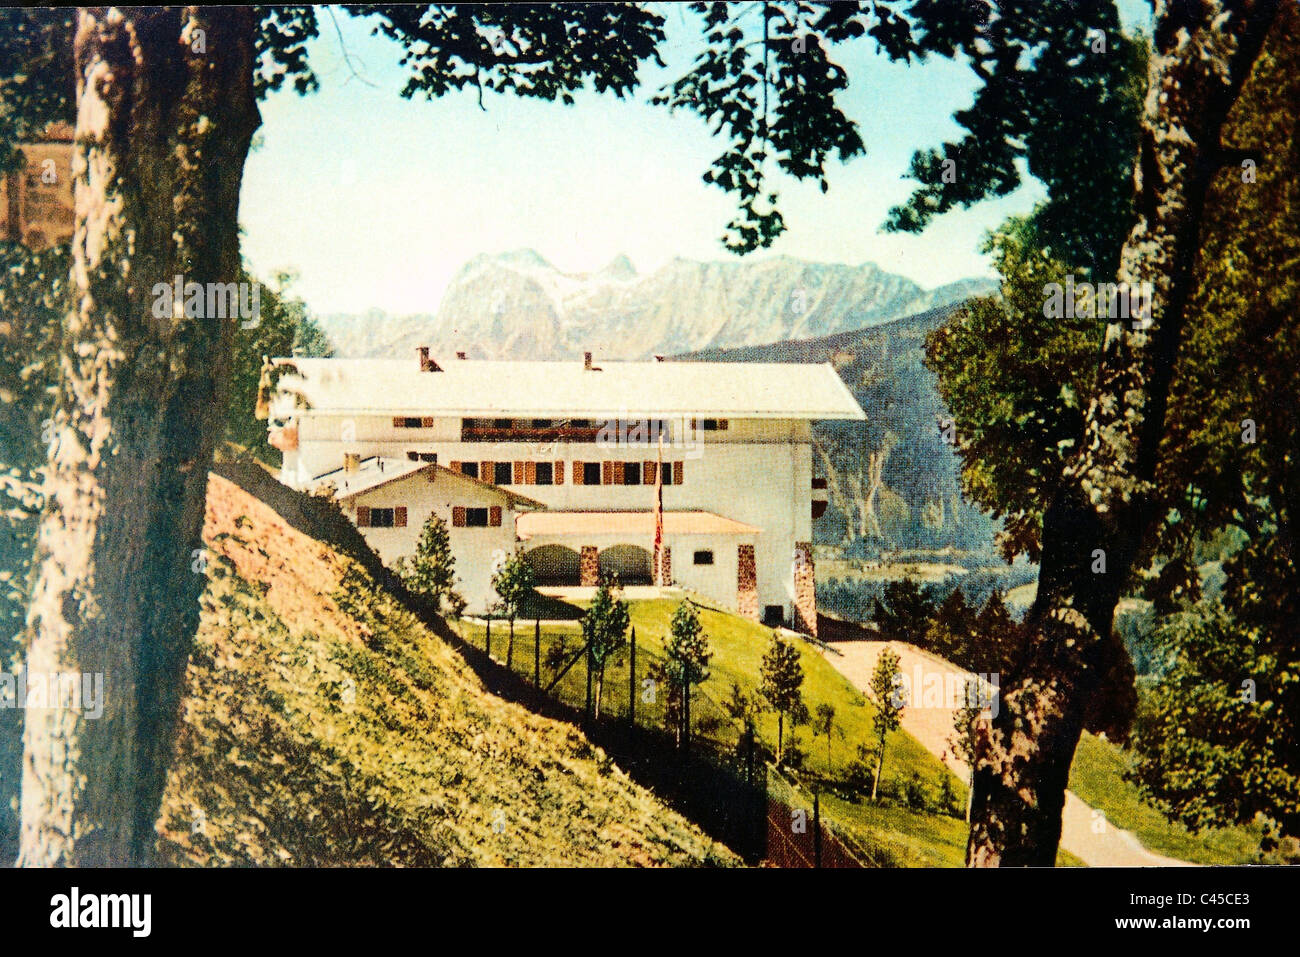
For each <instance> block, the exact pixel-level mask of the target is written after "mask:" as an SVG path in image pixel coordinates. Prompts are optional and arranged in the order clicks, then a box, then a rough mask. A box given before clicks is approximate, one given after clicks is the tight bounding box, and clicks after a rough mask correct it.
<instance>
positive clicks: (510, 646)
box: [506, 617, 599, 717]
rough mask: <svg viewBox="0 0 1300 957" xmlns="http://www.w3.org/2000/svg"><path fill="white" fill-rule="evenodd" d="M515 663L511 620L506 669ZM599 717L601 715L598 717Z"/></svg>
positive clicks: (513, 630) (512, 623)
mask: <svg viewBox="0 0 1300 957" xmlns="http://www.w3.org/2000/svg"><path fill="white" fill-rule="evenodd" d="M514 663H515V619H514V618H513V617H511V619H510V638H509V639H508V640H507V641H506V667H507V668H510V667H511V666H512V665H513V664H514ZM597 717H599V715H597Z"/></svg>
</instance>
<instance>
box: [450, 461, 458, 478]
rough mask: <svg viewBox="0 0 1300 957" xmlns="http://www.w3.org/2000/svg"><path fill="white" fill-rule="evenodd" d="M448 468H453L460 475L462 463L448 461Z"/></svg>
mask: <svg viewBox="0 0 1300 957" xmlns="http://www.w3.org/2000/svg"><path fill="white" fill-rule="evenodd" d="M447 468H449V469H451V470H452V471H453V472H455V473H457V474H458V475H459V474H460V463H459V462H448V463H447Z"/></svg>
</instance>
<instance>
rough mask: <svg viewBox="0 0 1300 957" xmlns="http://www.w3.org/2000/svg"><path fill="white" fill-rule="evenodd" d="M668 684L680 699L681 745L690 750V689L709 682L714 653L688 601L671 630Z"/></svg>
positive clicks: (678, 613) (674, 620)
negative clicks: (675, 690) (674, 689)
mask: <svg viewBox="0 0 1300 957" xmlns="http://www.w3.org/2000/svg"><path fill="white" fill-rule="evenodd" d="M668 630H669V633H670V637H669V639H668V647H667V652H668V668H667V675H668V680H669V681H670V682H671V683H673V684H674V685H675V686H676V688H677V689H678V692H679V694H680V695H681V702H682V721H681V730H680V731H679V733H678V738H677V741H678V744H679V745H680V746H681V747H689V746H690V740H691V685H697V684H700V683H702V682H704V681H707V680H708V677H709V661H710V660H711V659H712V658H713V652H712V651H711V650H710V648H709V639H708V638H706V637H705V635H704V626H703V625H701V624H700V616H699V615H698V614H697V613H696V611H695V604H694V602H692V601H691V600H690V599H689V598H688V599H687V600H686V601H683V602H682V603H681V604H680V605H678V606H677V610H676V611H675V612H673V620H672V622H671V624H669V626H668Z"/></svg>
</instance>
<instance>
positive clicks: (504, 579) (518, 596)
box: [492, 548, 537, 622]
mask: <svg viewBox="0 0 1300 957" xmlns="http://www.w3.org/2000/svg"><path fill="white" fill-rule="evenodd" d="M536 583H537V576H536V574H535V573H534V572H533V566H532V565H530V564H529V563H528V561H527V559H525V558H524V550H523V549H522V548H516V549H515V550H514V551H513V552H511V553H510V554H509V555H507V556H506V558H505V561H503V562H502V563H501V567H500V568H498V569H497V570H496V572H494V573H493V575H492V590H493V591H494V592H496V593H497V595H498V597H500V599H501V605H502V607H503V609H504V610H505V617H506V618H508V619H509V620H510V621H512V622H513V621H514V620H515V617H516V616H517V615H518V614H519V607H520V605H522V604H523V603H524V602H525V601H527V600H528V598H529V597H530V596H531V595H532V594H533V589H534V587H535V585H536Z"/></svg>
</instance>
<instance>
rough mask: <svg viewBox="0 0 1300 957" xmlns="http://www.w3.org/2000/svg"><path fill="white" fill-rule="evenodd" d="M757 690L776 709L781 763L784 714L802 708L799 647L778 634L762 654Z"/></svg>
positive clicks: (777, 754)
mask: <svg viewBox="0 0 1300 957" xmlns="http://www.w3.org/2000/svg"><path fill="white" fill-rule="evenodd" d="M759 679H760V680H759V686H758V693H759V694H761V695H762V696H763V700H764V701H766V702H767V703H768V706H769V707H771V709H772V710H773V711H775V712H776V763H777V764H778V765H779V764H780V763H781V754H782V745H783V744H784V737H785V716H786V715H787V714H797V713H798V711H799V710H800V709H802V708H803V695H802V694H801V693H800V691H799V687H800V685H802V684H803V666H802V665H801V664H800V663H799V649H798V648H796V647H795V646H794V645H793V644H791V643H790V642H788V641H783V640H781V637H780V636H779V635H777V634H775V633H773V635H772V644H771V646H770V647H769V648H768V649H767V652H766V653H765V654H764V655H763V663H762V665H761V666H760V667H759Z"/></svg>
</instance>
